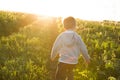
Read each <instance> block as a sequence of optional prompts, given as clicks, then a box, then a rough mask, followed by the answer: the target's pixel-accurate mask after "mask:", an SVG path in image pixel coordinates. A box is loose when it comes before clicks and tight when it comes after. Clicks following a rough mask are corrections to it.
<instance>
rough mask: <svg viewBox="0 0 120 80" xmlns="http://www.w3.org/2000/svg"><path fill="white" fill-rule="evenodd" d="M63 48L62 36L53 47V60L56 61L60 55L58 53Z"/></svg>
mask: <svg viewBox="0 0 120 80" xmlns="http://www.w3.org/2000/svg"><path fill="white" fill-rule="evenodd" d="M60 47H61V35H59V36H58V37H57V38H56V40H55V42H54V44H53V47H52V51H51V59H52V60H54V58H55V57H56V56H57V55H58V51H59V50H60Z"/></svg>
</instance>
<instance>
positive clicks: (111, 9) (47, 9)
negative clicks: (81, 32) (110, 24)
mask: <svg viewBox="0 0 120 80" xmlns="http://www.w3.org/2000/svg"><path fill="white" fill-rule="evenodd" d="M119 3H120V0H0V10H5V11H6V10H9V11H20V12H29V13H35V14H40V15H47V16H55V17H58V16H61V17H66V16H74V17H77V18H80V19H85V20H98V21H99V20H115V21H120V5H119Z"/></svg>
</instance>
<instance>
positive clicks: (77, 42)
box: [51, 17, 90, 80]
mask: <svg viewBox="0 0 120 80" xmlns="http://www.w3.org/2000/svg"><path fill="white" fill-rule="evenodd" d="M63 24H64V28H65V29H66V30H65V31H64V32H62V33H61V34H60V35H59V36H58V37H57V39H56V40H55V43H54V45H53V48H52V51H51V60H52V61H53V60H54V59H55V57H56V56H57V55H59V64H58V67H57V70H56V75H55V80H66V78H67V80H74V79H73V68H74V67H75V65H76V64H77V63H78V58H79V55H80V52H81V53H82V55H83V57H84V59H85V60H86V63H89V62H90V56H89V55H88V51H87V49H86V46H85V44H84V42H83V41H82V39H81V37H80V36H79V35H78V34H77V33H76V32H75V31H74V30H75V27H76V21H75V19H74V18H73V17H67V18H65V19H64V21H63Z"/></svg>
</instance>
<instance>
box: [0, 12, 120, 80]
mask: <svg viewBox="0 0 120 80" xmlns="http://www.w3.org/2000/svg"><path fill="white" fill-rule="evenodd" d="M76 21H77V29H76V32H77V33H78V34H79V35H81V37H82V39H83V41H84V42H85V44H86V46H87V49H88V52H89V54H90V56H91V63H90V64H89V65H88V66H86V65H85V62H84V59H83V58H82V57H81V56H80V58H79V63H78V64H77V66H76V69H74V73H75V75H74V78H75V80H120V22H115V21H109V20H104V21H101V22H100V21H87V20H81V19H79V18H76ZM62 31H63V25H62V18H61V17H58V18H57V17H44V16H37V15H33V14H28V13H19V12H5V11H0V80H53V78H54V74H55V70H56V66H57V63H58V61H57V59H58V57H57V58H56V59H55V61H54V62H52V61H51V60H50V52H51V48H52V45H53V42H54V40H55V39H56V37H57V35H59V34H60V33H61V32H62Z"/></svg>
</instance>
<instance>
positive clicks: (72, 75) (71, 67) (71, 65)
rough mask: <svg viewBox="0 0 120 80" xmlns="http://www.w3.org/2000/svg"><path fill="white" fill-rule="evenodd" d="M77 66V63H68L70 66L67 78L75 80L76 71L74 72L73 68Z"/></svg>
mask: <svg viewBox="0 0 120 80" xmlns="http://www.w3.org/2000/svg"><path fill="white" fill-rule="evenodd" d="M74 68H75V65H73V64H68V68H67V73H66V74H67V78H68V79H67V80H74V78H73V77H74V73H73V69H74Z"/></svg>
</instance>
